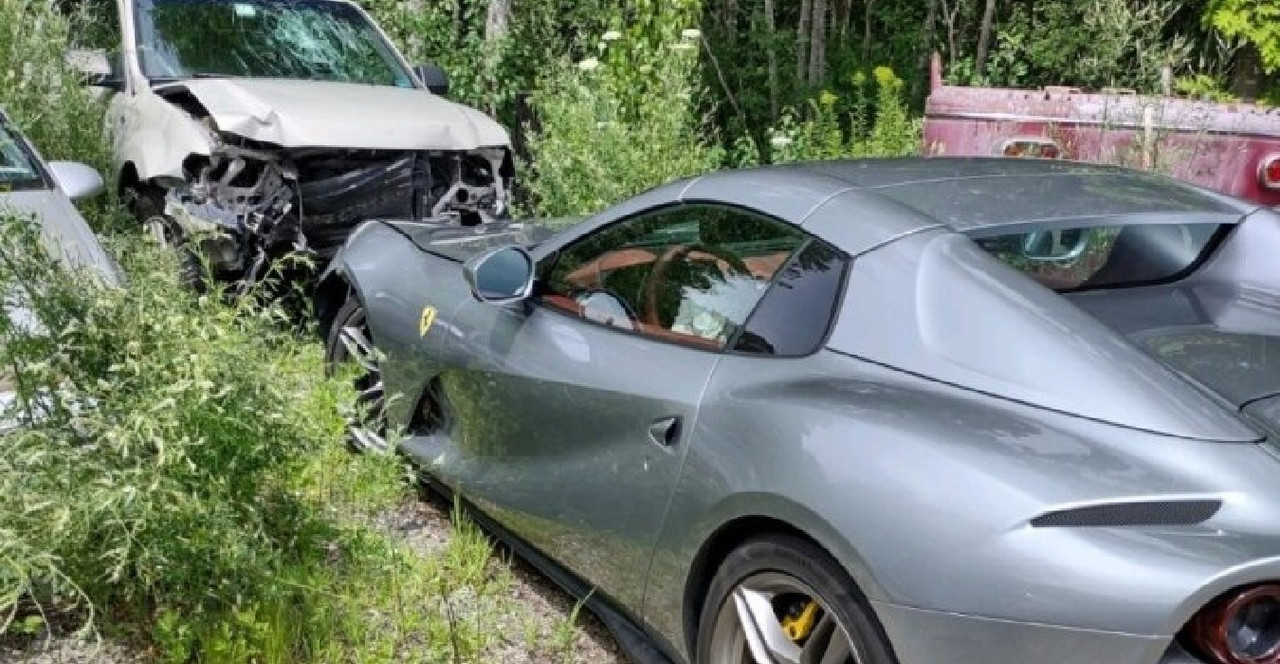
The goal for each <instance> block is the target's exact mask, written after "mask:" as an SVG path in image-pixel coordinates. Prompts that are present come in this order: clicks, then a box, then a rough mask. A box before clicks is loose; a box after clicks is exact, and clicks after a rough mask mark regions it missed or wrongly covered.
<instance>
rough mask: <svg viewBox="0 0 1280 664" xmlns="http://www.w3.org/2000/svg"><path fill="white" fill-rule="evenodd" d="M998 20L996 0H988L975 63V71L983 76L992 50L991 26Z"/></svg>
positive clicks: (979, 34)
mask: <svg viewBox="0 0 1280 664" xmlns="http://www.w3.org/2000/svg"><path fill="white" fill-rule="evenodd" d="M995 21H996V0H987V8H986V9H984V10H983V11H982V28H981V29H980V30H979V32H978V55H977V58H976V59H975V60H974V63H973V71H974V73H975V74H977V75H978V77H979V78H981V77H982V76H983V75H985V74H986V73H987V55H988V54H989V53H990V51H991V28H992V24H993V23H995Z"/></svg>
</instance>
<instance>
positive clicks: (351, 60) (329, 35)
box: [136, 0, 413, 87]
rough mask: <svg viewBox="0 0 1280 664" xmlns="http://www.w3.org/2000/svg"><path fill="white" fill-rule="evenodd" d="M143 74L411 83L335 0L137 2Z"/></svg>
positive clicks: (356, 15) (377, 36)
mask: <svg viewBox="0 0 1280 664" xmlns="http://www.w3.org/2000/svg"><path fill="white" fill-rule="evenodd" d="M136 16H137V23H138V57H139V60H140V63H141V66H142V72H143V73H144V74H146V76H147V77H148V78H150V79H157V78H159V79H165V78H191V77H201V76H209V77H218V76H233V77H246V78H287V79H303V80H315V81H338V82H344V83H364V84H369V85H394V86H398V87H413V79H412V77H411V76H410V75H409V72H408V71H407V70H406V69H405V68H404V66H403V65H402V64H401V62H400V61H399V59H398V58H397V57H396V56H395V52H394V51H393V50H392V48H391V45H390V44H388V43H387V41H386V39H384V38H383V37H382V34H381V33H379V32H378V30H377V28H376V27H374V25H373V24H372V23H371V22H370V21H369V19H368V18H367V17H366V16H365V15H364V14H363V13H361V12H360V11H359V10H358V9H356V8H355V6H353V5H351V4H348V3H346V2H337V1H334V0H139V1H138V3H137V14H136Z"/></svg>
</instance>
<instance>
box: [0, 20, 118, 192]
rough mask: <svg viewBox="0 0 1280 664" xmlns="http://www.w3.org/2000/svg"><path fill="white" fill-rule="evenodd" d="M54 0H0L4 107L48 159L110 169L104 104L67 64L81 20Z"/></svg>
mask: <svg viewBox="0 0 1280 664" xmlns="http://www.w3.org/2000/svg"><path fill="white" fill-rule="evenodd" d="M81 20H89V19H88V17H87V16H85V17H79V18H68V17H66V16H64V15H63V14H61V13H59V11H58V3H57V2H55V1H54V0H0V107H3V108H4V109H5V110H6V111H8V113H9V114H10V115H11V116H13V118H14V120H15V121H16V122H17V123H18V126H19V127H21V128H22V129H23V130H24V131H25V132H26V133H27V135H28V136H29V137H30V138H31V140H32V141H33V142H34V143H35V144H36V145H37V146H38V147H39V149H40V151H41V152H42V153H43V154H44V156H45V157H47V158H49V159H74V160H77V161H84V162H87V163H89V164H91V165H93V166H94V167H96V168H98V169H100V170H103V171H104V172H105V171H106V169H107V166H108V165H109V163H110V153H109V151H108V147H107V145H106V142H105V141H103V139H102V130H103V110H104V109H103V105H102V104H101V103H100V102H99V101H98V100H97V99H95V98H94V97H93V95H92V94H91V93H90V92H89V91H88V90H87V89H85V88H83V87H81V85H80V77H79V75H78V74H76V73H75V72H73V71H72V70H71V69H70V68H69V67H68V66H67V64H66V52H67V48H68V45H69V44H70V43H71V42H70V37H71V35H72V34H73V32H74V31H75V25H76V24H77V22H78V21H81Z"/></svg>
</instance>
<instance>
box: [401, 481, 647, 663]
mask: <svg viewBox="0 0 1280 664" xmlns="http://www.w3.org/2000/svg"><path fill="white" fill-rule="evenodd" d="M448 515H449V506H448V505H447V504H446V503H444V502H443V501H442V500H440V499H438V498H429V499H427V500H417V501H411V502H407V503H405V504H403V505H401V506H399V507H398V508H397V509H396V510H395V511H394V512H391V513H388V514H384V515H382V516H381V517H379V518H378V519H377V522H378V525H380V526H382V527H383V528H385V529H387V530H388V531H390V532H392V533H394V534H396V535H398V536H400V537H402V538H403V539H404V540H405V542H407V543H408V544H409V546H410V547H411V548H413V549H414V550H415V551H419V552H421V553H423V554H424V555H430V554H432V553H435V552H438V551H439V550H440V549H441V548H443V547H444V546H445V544H446V543H447V542H448V540H449V534H450V529H451V527H452V525H451V524H450V521H449V516H448ZM510 558H511V556H510V555H509V554H506V553H505V552H503V553H500V554H499V556H498V557H495V561H494V564H497V565H505V566H507V567H509V569H510V572H511V576H512V583H510V584H509V585H508V586H507V591H506V594H507V596H506V597H505V598H499V601H500V602H501V603H502V604H503V609H504V610H503V611H502V614H503V616H504V618H503V621H504V624H503V625H501V626H499V629H500V630H501V633H502V639H501V646H500V647H498V648H496V649H495V650H493V651H491V652H489V653H487V656H486V661H491V662H495V663H501V664H534V663H537V664H546V663H547V662H557V663H560V664H631V663H630V660H628V659H627V658H626V657H625V656H624V655H623V654H622V653H621V651H620V650H619V649H618V644H617V642H616V641H614V639H613V636H612V635H611V634H610V633H609V630H607V629H605V627H604V625H603V624H602V623H601V622H600V621H599V620H598V619H596V617H595V616H594V615H593V614H591V612H589V611H587V610H585V609H583V610H581V611H579V613H578V615H577V620H576V622H575V627H574V628H573V629H572V631H569V632H567V633H566V630H565V625H567V623H568V621H569V620H570V618H571V617H572V616H573V612H574V608H575V606H577V603H576V601H575V600H574V599H573V598H572V597H570V596H569V595H568V594H567V593H565V592H564V591H563V590H561V589H560V587H559V586H557V585H556V584H555V583H554V582H553V581H551V580H550V579H548V578H547V577H546V576H544V575H543V574H542V573H541V572H538V571H537V570H535V569H534V568H533V567H531V566H530V565H528V564H527V563H525V562H524V561H522V560H519V559H510ZM508 559H510V560H508ZM531 636H532V637H534V638H533V641H534V642H532V643H530V642H529V641H530V638H529V637H531Z"/></svg>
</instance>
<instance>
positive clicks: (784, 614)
mask: <svg viewBox="0 0 1280 664" xmlns="http://www.w3.org/2000/svg"><path fill="white" fill-rule="evenodd" d="M712 629H713V632H712V635H711V658H710V662H708V664H863V660H862V658H861V657H860V656H859V653H858V649H857V647H856V646H855V645H854V643H853V641H852V640H851V639H850V638H849V631H848V630H847V629H846V628H845V626H844V625H842V624H840V621H839V619H838V618H837V617H836V615H835V614H834V613H833V612H832V611H831V610H830V609H829V608H828V607H827V605H826V603H825V602H823V600H822V599H821V598H820V597H819V596H818V595H817V593H815V592H814V591H813V589H812V588H810V587H809V586H807V585H806V584H804V583H803V582H801V581H800V580H798V579H796V578H794V577H791V576H789V575H787V574H782V573H779V572H763V573H760V574H756V575H753V576H751V577H748V578H747V579H745V580H743V581H742V582H741V583H739V584H738V586H737V587H736V588H734V589H733V592H732V593H730V594H729V596H728V598H726V600H725V601H724V604H723V605H722V606H721V608H720V612H719V614H718V616H717V617H716V621H715V623H714V626H713V628H712Z"/></svg>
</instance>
